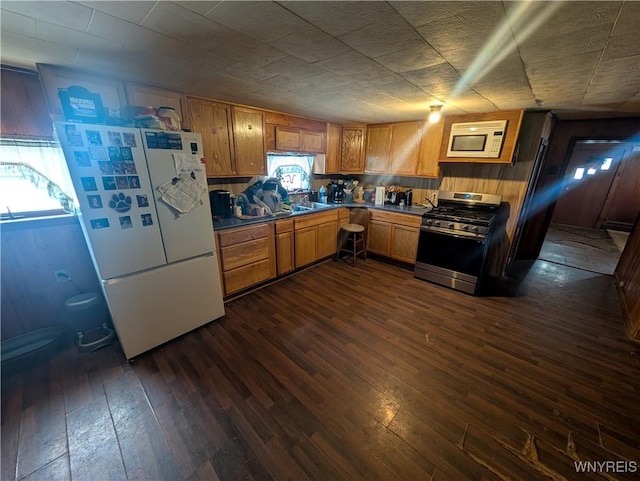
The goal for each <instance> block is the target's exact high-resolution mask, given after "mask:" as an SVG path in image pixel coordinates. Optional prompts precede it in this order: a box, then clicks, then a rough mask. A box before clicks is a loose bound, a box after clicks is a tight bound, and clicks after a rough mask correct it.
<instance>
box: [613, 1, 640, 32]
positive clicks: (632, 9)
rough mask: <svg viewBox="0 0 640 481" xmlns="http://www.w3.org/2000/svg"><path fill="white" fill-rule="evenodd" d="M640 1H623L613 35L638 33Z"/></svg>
mask: <svg viewBox="0 0 640 481" xmlns="http://www.w3.org/2000/svg"><path fill="white" fill-rule="evenodd" d="M639 23H640V2H623V3H622V7H621V12H620V16H619V17H618V20H617V21H616V24H615V26H614V27H613V32H612V33H611V35H612V36H614V37H617V36H618V35H629V34H636V35H638V32H639V31H640V25H639Z"/></svg>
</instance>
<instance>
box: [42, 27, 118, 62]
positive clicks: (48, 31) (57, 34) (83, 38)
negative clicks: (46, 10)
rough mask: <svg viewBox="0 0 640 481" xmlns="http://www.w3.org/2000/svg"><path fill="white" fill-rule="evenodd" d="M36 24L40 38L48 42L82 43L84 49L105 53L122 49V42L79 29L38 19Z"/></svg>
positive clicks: (68, 45) (114, 52)
mask: <svg viewBox="0 0 640 481" xmlns="http://www.w3.org/2000/svg"><path fill="white" fill-rule="evenodd" d="M36 26H37V29H38V38H39V39H40V40H44V41H46V42H51V43H54V44H57V45H64V46H67V47H69V48H75V46H77V45H81V46H82V49H84V50H88V51H94V52H101V53H103V54H109V53H111V54H112V55H113V54H117V53H118V52H120V51H121V50H122V44H121V43H120V42H112V41H110V40H105V39H103V38H100V37H96V36H94V35H90V34H87V33H83V32H79V31H77V30H72V29H69V28H65V27H61V26H59V25H54V24H53V23H47V22H43V21H41V20H38V21H37V22H36Z"/></svg>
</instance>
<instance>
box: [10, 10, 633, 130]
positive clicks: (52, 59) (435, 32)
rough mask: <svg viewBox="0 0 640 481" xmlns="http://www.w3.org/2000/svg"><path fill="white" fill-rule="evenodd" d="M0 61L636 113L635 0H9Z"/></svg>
mask: <svg viewBox="0 0 640 481" xmlns="http://www.w3.org/2000/svg"><path fill="white" fill-rule="evenodd" d="M0 7H1V14H2V15H1V28H2V32H1V33H2V37H1V42H2V43H1V57H2V63H4V64H9V65H14V66H23V67H30V68H33V67H34V66H35V64H36V63H37V62H40V63H48V64H54V65H61V66H67V67H73V68H81V69H84V70H87V71H90V72H95V73H100V74H104V75H107V76H110V77H115V78H119V79H122V80H126V81H134V82H139V83H145V84H150V85H156V86H159V87H164V88H170V89H173V90H178V91H183V92H186V93H190V94H194V95H201V96H206V97H211V98H216V99H219V100H227V101H231V102H237V103H242V104H248V105H254V106H257V107H262V108H267V109H273V110H279V111H284V112H290V113H296V114H300V115H305V116H308V117H313V118H318V119H324V120H332V121H357V122H366V123H375V122H387V121H400V120H413V119H418V118H421V117H423V116H424V115H425V112H426V111H428V106H429V105H432V104H442V105H444V108H443V112H444V113H445V114H455V113H464V112H489V111H495V110H510V109H516V108H537V107H541V108H546V109H552V110H554V111H555V112H557V113H559V114H560V115H561V116H562V115H565V116H566V117H568V116H572V115H577V116H582V117H585V116H586V117H589V116H594V117H595V116H616V115H632V114H636V115H640V94H639V87H640V2H637V1H602V2H592V1H587V2H581V1H570V2H560V1H554V2H543V1H533V2H500V1H475V2H462V1H460V2H456V1H445V2H436V1H423V2H404V1H392V2H382V1H377V2H338V1H332V2H310V1H283V2H267V1H261V2H249V1H224V2H220V1H197V2H187V1H185V2H180V1H177V2H169V1H95V2H92V1H79V2H69V1H64V2H60V1H50V2H49V1H45V2H37V1H36V2H33V1H5V0H2V2H1V3H0Z"/></svg>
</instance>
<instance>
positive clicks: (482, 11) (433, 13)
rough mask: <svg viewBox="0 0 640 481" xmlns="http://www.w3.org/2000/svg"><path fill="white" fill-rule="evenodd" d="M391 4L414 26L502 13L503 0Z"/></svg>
mask: <svg viewBox="0 0 640 481" xmlns="http://www.w3.org/2000/svg"><path fill="white" fill-rule="evenodd" d="M391 6H392V7H393V8H394V9H395V10H397V11H398V13H400V15H402V16H403V17H404V18H405V19H406V20H407V22H409V23H410V24H411V25H413V26H414V27H421V26H423V25H427V24H438V23H442V22H447V21H449V20H450V19H451V17H474V16H477V17H480V18H482V17H483V16H485V15H487V12H489V14H490V15H493V12H499V13H500V14H502V13H503V12H504V8H503V7H502V2H489V1H486V2H482V3H479V2H477V1H456V2H451V1H444V2H439V1H428V2H392V3H391Z"/></svg>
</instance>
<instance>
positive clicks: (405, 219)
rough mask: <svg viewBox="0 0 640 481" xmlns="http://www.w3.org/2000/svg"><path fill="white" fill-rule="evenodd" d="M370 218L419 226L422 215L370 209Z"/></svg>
mask: <svg viewBox="0 0 640 481" xmlns="http://www.w3.org/2000/svg"><path fill="white" fill-rule="evenodd" d="M371 220H377V221H380V222H390V223H392V224H398V225H406V226H408V227H420V223H421V222H422V217H421V216H419V215H411V214H396V213H395V212H388V211H384V210H379V209H371Z"/></svg>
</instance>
